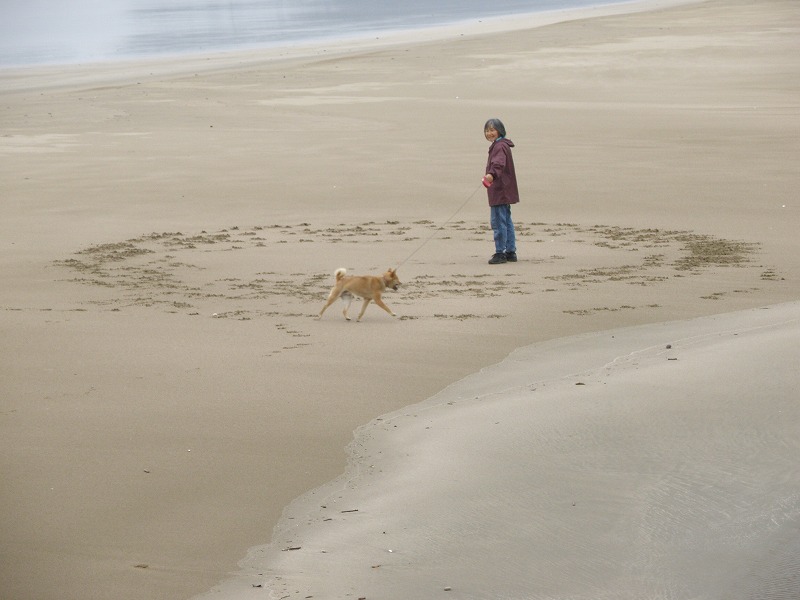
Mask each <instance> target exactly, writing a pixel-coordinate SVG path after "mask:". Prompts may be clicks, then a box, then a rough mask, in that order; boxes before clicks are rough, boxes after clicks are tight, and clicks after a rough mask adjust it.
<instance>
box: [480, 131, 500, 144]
mask: <svg viewBox="0 0 800 600" xmlns="http://www.w3.org/2000/svg"><path fill="white" fill-rule="evenodd" d="M483 135H485V136H486V139H487V140H489V141H490V142H493V141H495V140H496V139H497V136H498V134H497V129H495V128H494V127H487V128H486V131H484V132H483Z"/></svg>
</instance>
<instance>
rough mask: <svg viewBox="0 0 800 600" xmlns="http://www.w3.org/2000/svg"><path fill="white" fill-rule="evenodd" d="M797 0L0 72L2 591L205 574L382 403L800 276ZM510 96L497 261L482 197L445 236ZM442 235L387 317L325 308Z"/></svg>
mask: <svg viewBox="0 0 800 600" xmlns="http://www.w3.org/2000/svg"><path fill="white" fill-rule="evenodd" d="M723 16H724V18H722V17H723ZM799 21H800V18H799V17H798V14H797V9H796V7H795V6H794V5H793V3H791V2H788V1H781V0H770V1H769V2H768V3H764V4H759V5H758V6H756V7H754V6H751V5H750V3H748V2H744V1H739V0H713V1H710V2H697V3H694V2H693V3H691V4H682V5H681V6H679V7H673V8H669V9H665V10H663V11H662V10H656V11H651V12H640V13H636V14H620V15H608V16H603V17H597V18H592V19H587V20H577V21H565V22H560V23H558V24H554V25H549V26H545V27H538V28H535V29H525V28H521V29H518V30H514V31H509V32H508V33H507V34H504V35H470V36H461V35H458V36H457V37H449V38H447V39H421V40H415V39H412V40H407V43H397V44H394V43H392V44H388V43H387V45H386V46H380V47H367V46H365V48H364V49H363V50H358V51H351V52H346V51H345V49H344V48H342V49H341V52H340V51H336V52H332V51H331V50H330V49H327V48H319V49H318V53H317V54H314V53H312V52H308V53H307V54H304V55H302V56H301V55H297V56H294V57H292V58H291V59H290V58H288V57H287V59H286V60H285V61H283V60H282V61H273V60H269V59H266V60H261V59H258V60H256V59H255V57H252V58H253V60H251V58H250V57H246V58H244V59H240V58H237V59H236V60H234V59H233V58H232V57H222V58H220V59H219V60H218V61H217V60H216V59H211V60H209V61H203V60H199V61H196V62H191V61H190V62H189V63H184V65H183V67H181V68H180V69H177V70H176V67H175V65H176V64H180V61H178V63H170V66H169V68H167V67H164V69H163V70H159V69H154V68H153V67H152V66H151V65H143V64H142V65H139V67H137V69H141V70H139V71H137V72H132V71H126V72H125V73H120V74H119V76H120V77H121V78H122V79H114V78H111V79H108V78H107V77H108V75H109V71H110V70H113V69H110V68H109V69H99V70H94V69H86V70H80V69H78V70H76V72H81V73H84V74H85V76H84V75H81V77H78V78H75V77H74V75H73V74H71V73H67V74H60V73H58V72H56V71H53V72H50V73H49V74H47V75H45V76H42V77H40V76H39V75H35V76H34V77H33V79H27V80H25V79H24V78H23V79H20V80H17V82H16V83H13V82H12V81H11V80H9V79H8V78H6V77H3V78H2V80H3V83H4V84H6V83H8V84H9V85H4V87H3V92H2V93H0V99H2V100H3V102H2V103H0V104H1V105H2V106H3V107H4V130H3V132H2V133H3V135H2V136H1V137H0V155H2V156H3V159H4V160H3V162H2V163H0V181H2V182H3V183H2V185H3V196H4V199H5V200H4V209H5V214H4V219H3V221H2V222H0V247H1V248H2V251H3V252H2V254H1V255H0V270H1V271H2V275H3V278H4V281H5V285H4V286H3V287H2V288H0V328H1V329H2V330H3V331H4V334H5V335H6V339H7V340H8V344H7V346H6V351H5V352H4V353H3V355H2V358H3V360H2V361H0V381H2V382H3V383H2V392H3V393H2V394H0V397H2V398H3V400H2V401H1V402H0V414H1V415H2V419H0V439H2V440H3V441H2V454H3V456H4V457H5V458H4V460H3V464H2V473H3V478H4V481H7V482H8V486H7V487H6V488H5V489H4V493H3V495H2V498H0V507H1V508H2V511H0V512H2V513H3V515H4V519H3V522H2V530H3V532H4V536H3V541H2V542H0V555H2V559H3V563H4V565H5V566H4V568H3V570H2V573H0V589H2V590H3V591H4V592H6V593H7V595H10V596H14V597H15V598H18V599H20V600H27V599H28V598H30V599H31V600H33V599H34V598H35V599H36V600H48V599H49V598H53V599H55V598H58V599H59V600H63V599H65V598H76V599H77V598H83V597H85V595H86V593H87V590H91V591H92V592H93V593H94V594H95V595H96V596H98V597H114V598H115V599H116V600H134V599H136V598H140V597H142V596H143V595H146V596H147V597H149V598H153V599H154V600H158V599H160V598H163V599H164V600H167V599H170V600H172V599H174V598H176V597H188V596H191V595H193V594H198V593H202V592H204V591H207V590H209V589H211V588H212V587H213V586H214V585H215V584H217V583H218V582H220V581H223V580H225V579H227V578H228V577H229V576H230V575H231V574H232V573H233V572H235V571H236V567H235V564H236V561H238V560H240V559H241V557H242V555H243V554H244V552H245V551H246V548H253V547H256V546H258V545H259V544H263V543H264V541H265V540H268V539H271V535H272V529H273V526H274V524H275V523H277V522H278V521H279V519H280V518H281V515H282V511H283V509H284V507H287V506H289V505H290V503H291V502H292V501H293V500H294V499H296V498H298V497H299V496H301V495H302V494H304V493H306V492H307V491H308V490H309V489H313V488H316V486H319V485H321V484H323V483H324V482H326V481H331V480H332V479H334V478H336V477H337V476H339V475H340V474H341V472H342V468H343V465H344V464H345V463H344V460H345V458H346V457H345V456H344V454H343V452H342V450H343V449H344V448H345V447H346V446H347V444H348V443H349V442H350V441H351V440H352V436H353V432H354V431H355V430H356V429H358V428H359V427H361V426H362V425H363V424H364V423H370V422H372V421H373V420H374V419H375V418H376V416H378V415H382V414H390V413H394V412H395V411H398V410H401V408H402V407H404V406H408V405H414V404H417V403H418V402H421V401H424V400H425V399H427V398H431V397H433V396H435V395H436V394H438V393H439V392H441V390H443V389H444V388H445V387H447V386H448V385H451V384H452V382H454V381H462V380H463V379H464V378H465V377H469V376H470V374H473V373H476V372H478V371H479V370H480V369H482V368H484V367H485V366H486V365H487V364H495V363H498V362H500V361H502V360H503V359H504V358H505V357H507V356H508V355H509V353H511V352H513V351H514V349H515V348H523V347H527V346H529V345H530V344H533V343H537V342H544V341H547V340H556V341H554V342H553V343H554V344H558V341H557V340H561V339H563V338H568V337H570V336H574V335H580V334H587V335H588V334H591V332H597V331H610V330H615V329H618V328H620V327H634V326H639V325H647V324H653V323H663V322H675V321H682V320H685V319H691V318H698V317H702V316H709V315H715V314H723V313H724V314H728V313H734V312H736V311H741V310H748V309H754V308H756V307H763V306H774V305H777V304H779V303H787V302H794V301H796V300H797V298H798V297H799V296H800V288H798V281H800V257H798V256H797V253H796V252H795V246H796V242H795V240H796V222H797V220H796V218H795V216H796V215H797V210H798V207H797V206H796V205H795V202H796V199H795V197H796V189H797V186H798V181H797V173H796V164H797V153H798V148H797V145H796V140H797V139H798V135H800V131H798V126H797V123H798V121H797V119H792V118H787V116H788V117H791V116H793V115H797V114H798V111H799V110H800V108H798V106H797V102H796V98H797V94H796V92H797V89H798V81H797V77H796V73H797V72H798V58H797V57H798V56H800V53H798V52H794V51H793V50H794V49H796V48H797V44H798V41H797V40H798V39H800V37H798V36H797V35H795V33H796V32H797V31H800V25H798V22H799ZM515 25H516V24H515ZM237 61H238V62H237ZM209 63H213V64H209ZM200 66H203V67H204V68H202V69H200V68H199V67H200ZM767 67H768V68H767ZM141 73H144V74H146V75H147V76H146V77H143V78H141V80H140V79H139V78H138V77H137V75H139V74H141ZM151 73H152V74H151ZM489 75H491V76H492V77H494V78H496V79H497V80H498V81H504V82H506V85H504V86H493V85H487V82H488V78H489ZM104 77H106V79H104ZM34 80H36V81H35V82H34V83H32V82H33V81H34ZM12 84H13V85H12ZM15 86H16V87H15ZM497 115H499V116H501V117H502V118H503V120H504V122H505V123H506V125H507V126H509V127H510V132H512V131H513V133H512V134H511V137H512V139H514V141H515V143H516V144H517V147H516V149H515V162H517V164H518V172H519V177H520V186H521V192H522V193H523V195H524V198H525V200H524V201H523V202H522V203H521V204H520V205H519V207H518V209H516V210H515V222H516V223H517V225H518V241H519V243H520V252H519V255H520V261H519V262H518V263H515V264H514V265H508V266H506V267H501V268H500V269H497V268H493V267H490V266H488V265H487V264H486V260H487V259H488V257H489V255H490V254H491V240H490V237H491V236H490V230H489V229H488V224H487V214H486V213H487V211H486V207H485V201H484V199H483V198H478V197H476V199H475V201H474V202H470V203H468V204H467V205H465V207H464V209H463V211H461V212H459V214H458V217H457V218H456V219H453V220H452V222H450V223H448V224H447V226H446V227H444V228H442V229H439V224H440V223H443V222H444V219H445V218H446V217H447V216H448V215H451V214H452V211H453V210H454V208H455V207H456V206H457V204H458V203H459V202H461V201H462V199H463V198H466V197H467V195H468V194H469V193H470V192H471V191H472V190H473V189H474V188H475V186H478V185H479V181H480V170H481V167H482V166H483V157H484V156H485V151H486V147H485V140H483V138H482V136H481V132H480V127H481V125H482V123H483V122H484V121H485V119H486V118H487V117H488V116H497ZM520 165H522V166H523V167H524V168H520ZM476 173H479V174H478V175H476ZM433 233H436V234H437V235H436V237H435V238H434V239H433V240H432V241H431V243H430V244H428V245H427V246H426V249H425V252H424V253H418V254H416V255H414V257H413V260H409V261H408V262H407V263H406V264H404V265H403V267H402V269H401V270H400V277H401V281H403V286H402V287H401V290H400V291H399V292H397V293H392V294H391V295H389V296H388V297H387V298H386V300H387V303H388V304H389V305H390V306H391V307H392V308H393V309H395V311H396V312H397V313H398V315H400V318H399V319H398V320H392V319H390V318H389V317H388V316H387V315H385V314H382V311H379V310H376V309H375V308H374V307H371V308H370V309H368V310H367V313H366V315H365V317H364V322H362V323H359V324H353V323H349V324H348V323H345V322H344V320H343V319H341V316H340V315H339V314H338V312H337V311H328V313H326V315H325V318H324V319H323V320H321V321H317V320H315V319H314V317H315V315H316V314H317V313H318V311H319V308H320V307H321V305H322V303H323V302H324V298H325V296H326V294H327V291H328V290H329V288H330V284H331V278H332V274H333V271H334V270H335V269H336V268H338V267H341V266H344V267H347V268H348V270H350V271H352V272H354V273H356V272H363V273H367V272H380V271H382V270H385V269H386V267H387V266H389V264H392V263H396V261H397V260H398V257H405V256H409V255H410V253H411V251H412V250H414V249H415V248H417V247H418V245H419V244H420V242H421V241H422V240H424V239H427V238H428V237H429V236H430V235H431V234H433ZM387 263H388V264H387ZM329 313H330V314H329ZM43 565H44V566H45V567H43ZM371 572H372V571H370V573H371ZM264 591H265V590H264V589H263V588H262V589H259V590H256V589H254V590H253V592H254V593H256V592H258V593H260V594H261V597H263V595H264Z"/></svg>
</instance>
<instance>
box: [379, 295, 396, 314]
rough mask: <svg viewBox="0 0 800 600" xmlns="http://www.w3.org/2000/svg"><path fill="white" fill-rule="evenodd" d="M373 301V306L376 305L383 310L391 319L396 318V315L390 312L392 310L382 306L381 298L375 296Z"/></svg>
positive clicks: (384, 305)
mask: <svg viewBox="0 0 800 600" xmlns="http://www.w3.org/2000/svg"><path fill="white" fill-rule="evenodd" d="M374 300H375V304H377V305H378V306H380V307H381V308H382V309H383V310H385V311H386V312H387V313H389V314H390V315H392V316H393V317H396V316H397V315H396V314H394V313H393V312H392V309H391V308H389V307H388V306H386V304H384V303H383V300H381V297H380V296H375V298H374Z"/></svg>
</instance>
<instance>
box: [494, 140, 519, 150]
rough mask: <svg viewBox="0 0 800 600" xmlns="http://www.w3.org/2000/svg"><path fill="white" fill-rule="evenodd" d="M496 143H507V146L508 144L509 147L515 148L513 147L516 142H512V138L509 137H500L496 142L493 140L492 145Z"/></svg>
mask: <svg viewBox="0 0 800 600" xmlns="http://www.w3.org/2000/svg"><path fill="white" fill-rule="evenodd" d="M494 144H505V145H506V146H508V147H509V148H513V147H514V142H512V141H511V140H510V139H508V138H499V139H496V140H495V141H494V142H492V145H494Z"/></svg>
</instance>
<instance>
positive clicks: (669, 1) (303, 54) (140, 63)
mask: <svg viewBox="0 0 800 600" xmlns="http://www.w3.org/2000/svg"><path fill="white" fill-rule="evenodd" d="M700 1H702V0H627V1H621V2H616V3H614V2H611V3H606V4H598V5H596V6H591V7H583V8H568V9H553V10H545V11H537V12H529V13H518V14H513V15H503V16H496V17H487V18H481V19H473V18H471V19H464V20H461V21H456V22H453V23H449V24H444V25H433V26H430V27H415V28H408V29H390V30H385V31H371V32H363V33H359V34H356V35H350V36H343V37H330V38H322V39H314V40H308V41H298V42H295V43H283V44H276V45H274V46H264V47H257V48H243V49H233V50H224V51H214V52H187V53H177V54H163V55H157V56H152V57H135V58H119V59H108V60H99V61H88V62H78V63H65V64H62V63H45V64H34V65H9V66H1V65H0V81H3V85H4V86H5V90H6V91H24V90H27V89H31V88H34V89H39V88H45V89H46V88H52V87H59V88H60V87H69V86H83V85H97V84H100V83H106V84H111V83H115V84H123V83H126V82H131V81H134V80H140V79H142V78H143V77H144V78H150V77H175V76H181V75H188V74H194V73H196V72H214V71H225V70H230V69H236V68H243V67H247V66H251V65H258V64H262V63H273V62H276V61H278V62H287V63H292V62H293V61H298V60H300V61H303V60H309V59H314V58H320V57H326V58H337V57H341V56H342V55H348V54H360V53H362V52H368V51H375V50H382V49H387V48H392V47H395V46H405V45H409V44H411V45H417V44H427V43H435V42H444V41H447V40H451V41H454V40H457V39H458V38H460V37H463V36H468V37H472V36H484V35H492V34H498V33H504V32H512V31H520V30H528V29H535V28H539V27H546V26H549V25H554V24H557V23H564V22H569V21H576V20H583V19H591V18H596V17H603V16H612V15H618V14H635V13H637V12H646V11H652V10H664V9H668V8H670V7H677V6H682V5H686V4H693V3H697V2H700ZM120 68H123V69H125V72H124V73H121V74H120V73H117V71H118V70H119V69H120ZM57 75H60V76H61V77H63V79H60V78H59V77H57ZM42 79H44V80H45V82H46V83H42V81H41V80H42Z"/></svg>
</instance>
